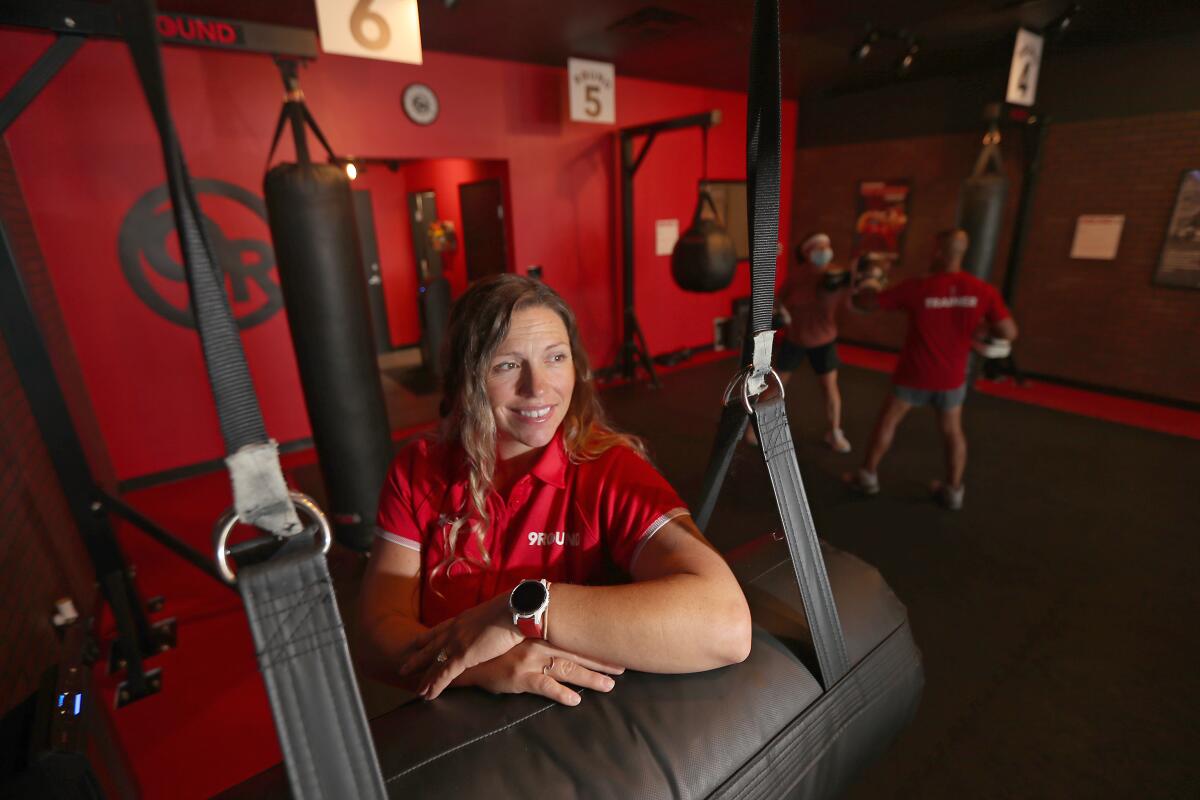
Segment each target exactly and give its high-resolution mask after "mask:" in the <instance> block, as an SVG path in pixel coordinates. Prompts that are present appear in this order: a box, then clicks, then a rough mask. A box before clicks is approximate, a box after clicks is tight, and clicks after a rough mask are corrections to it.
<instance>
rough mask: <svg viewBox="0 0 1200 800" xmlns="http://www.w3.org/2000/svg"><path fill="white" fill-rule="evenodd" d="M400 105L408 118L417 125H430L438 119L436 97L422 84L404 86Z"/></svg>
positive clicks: (431, 90)
mask: <svg viewBox="0 0 1200 800" xmlns="http://www.w3.org/2000/svg"><path fill="white" fill-rule="evenodd" d="M400 104H401V105H402V106H404V113H405V114H407V115H408V118H409V119H411V120H412V121H413V122H415V123H416V124H418V125H432V124H433V122H434V120H436V119H437V117H438V99H437V95H436V94H434V93H433V89H430V88H429V87H428V86H426V85H425V84H423V83H410V84H409V85H408V86H406V87H405V88H404V94H403V95H402V96H401V99H400Z"/></svg>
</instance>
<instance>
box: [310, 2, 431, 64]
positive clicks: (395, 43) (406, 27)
mask: <svg viewBox="0 0 1200 800" xmlns="http://www.w3.org/2000/svg"><path fill="white" fill-rule="evenodd" d="M317 28H318V30H319V32H320V34H321V49H322V50H324V51H325V52H326V53H337V54H339V55H343V56H358V57H359V58H377V59H381V60H383V61H400V62H403V63H405V64H420V63H421V24H420V21H419V20H418V18H417V0H317Z"/></svg>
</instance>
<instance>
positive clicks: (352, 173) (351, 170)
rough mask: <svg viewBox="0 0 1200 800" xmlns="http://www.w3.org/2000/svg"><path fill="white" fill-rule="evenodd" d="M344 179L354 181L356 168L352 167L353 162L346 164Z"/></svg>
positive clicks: (356, 173) (356, 174)
mask: <svg viewBox="0 0 1200 800" xmlns="http://www.w3.org/2000/svg"><path fill="white" fill-rule="evenodd" d="M346 177H348V178H349V179H350V180H354V179H355V178H357V177H358V167H356V166H354V162H353V161H347V162H346Z"/></svg>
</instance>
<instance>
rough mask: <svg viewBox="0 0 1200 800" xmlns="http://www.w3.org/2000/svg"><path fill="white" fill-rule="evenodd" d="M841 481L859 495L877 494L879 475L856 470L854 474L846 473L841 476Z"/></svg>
mask: <svg viewBox="0 0 1200 800" xmlns="http://www.w3.org/2000/svg"><path fill="white" fill-rule="evenodd" d="M842 480H843V481H845V483H846V485H847V486H849V487H850V488H851V489H853V490H854V491H856V492H858V493H859V494H865V495H874V494H879V475H878V474H877V473H874V472H867V471H866V470H865V469H857V470H855V471H854V472H847V473H846V474H845V475H843V476H842Z"/></svg>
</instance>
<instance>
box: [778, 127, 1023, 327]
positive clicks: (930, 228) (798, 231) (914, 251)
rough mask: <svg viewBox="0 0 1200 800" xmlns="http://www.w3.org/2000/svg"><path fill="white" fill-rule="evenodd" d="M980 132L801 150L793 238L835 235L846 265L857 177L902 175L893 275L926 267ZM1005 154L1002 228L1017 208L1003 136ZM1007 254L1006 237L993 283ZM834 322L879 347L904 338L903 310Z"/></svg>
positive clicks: (1015, 179)
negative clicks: (904, 185) (906, 183)
mask: <svg viewBox="0 0 1200 800" xmlns="http://www.w3.org/2000/svg"><path fill="white" fill-rule="evenodd" d="M981 138H982V137H981V135H980V134H950V135H941V136H919V137H912V138H906V139H887V140H882V141H872V142H857V143H853V144H843V145H831V146H824V147H806V148H801V149H799V150H798V151H797V155H796V173H795V176H794V180H795V184H794V186H793V191H792V197H793V198H794V200H793V203H792V208H793V216H792V226H791V229H792V232H793V236H794V237H796V238H797V239H801V238H803V237H804V236H805V234H806V232H809V231H814V230H823V231H825V232H826V233H828V234H829V235H830V236H831V237H832V239H833V248H834V252H835V256H834V258H835V260H836V261H837V262H838V263H842V264H845V263H846V258H847V256H848V255H849V253H850V249H851V246H852V244H853V234H854V222H855V214H856V209H857V205H856V203H857V193H858V184H859V182H860V181H864V180H878V179H890V178H906V179H908V180H910V181H911V182H912V193H911V195H910V197H909V207H908V216H909V225H908V230H907V232H906V233H905V236H904V241H903V245H902V247H901V254H900V261H899V262H898V263H897V265H896V268H895V270H894V271H893V273H892V280H893V282H894V283H895V282H899V281H901V280H903V279H904V278H907V277H910V276H916V275H923V274H925V273H927V272H928V268H929V260H930V258H931V256H932V255H933V237H934V234H935V233H937V232H938V231H939V230H942V229H943V228H947V227H950V226H951V225H953V224H954V220H955V216H956V214H957V210H958V192H959V188H960V187H961V186H962V182H963V180H964V179H965V178H966V176H967V175H969V174H970V172H971V170H972V169H973V168H974V166H975V160H976V158H977V157H978V156H979V151H980V149H981V142H980V139H981ZM1003 154H1004V164H1005V168H1006V170H1007V171H1008V173H1009V191H1008V204H1007V214H1006V229H1007V228H1009V227H1011V225H1012V218H1013V213H1014V211H1015V209H1016V201H1017V189H1018V187H1019V173H1020V158H1019V156H1020V149H1019V143H1018V142H1016V141H1015V140H1013V141H1010V140H1008V139H1006V140H1005V141H1004V142H1003ZM793 245H794V243H793ZM793 249H794V247H793ZM1007 258H1008V237H1007V236H1005V237H1003V238H1002V241H1001V243H1000V246H999V248H998V250H997V254H996V260H995V269H994V272H993V276H992V280H993V281H994V282H998V281H1000V280H1002V276H1003V274H1004V263H1005V260H1006V259H1007ZM839 328H840V335H841V337H842V338H844V339H852V340H857V341H862V342H867V343H870V344H876V345H880V346H884V347H899V346H900V344H901V343H902V342H903V341H904V330H905V322H904V316H903V315H901V314H869V315H868V314H858V313H854V312H848V313H844V314H843V315H842V317H841V323H840V326H839Z"/></svg>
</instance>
